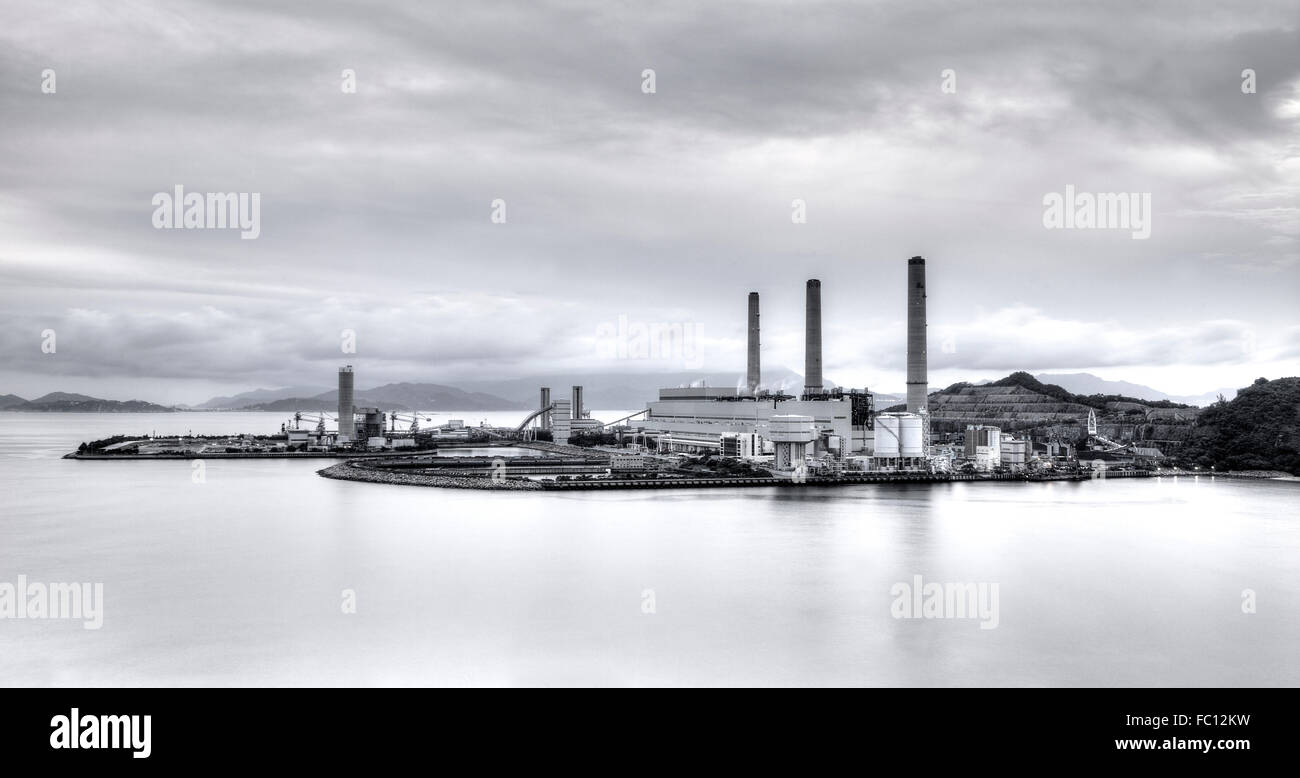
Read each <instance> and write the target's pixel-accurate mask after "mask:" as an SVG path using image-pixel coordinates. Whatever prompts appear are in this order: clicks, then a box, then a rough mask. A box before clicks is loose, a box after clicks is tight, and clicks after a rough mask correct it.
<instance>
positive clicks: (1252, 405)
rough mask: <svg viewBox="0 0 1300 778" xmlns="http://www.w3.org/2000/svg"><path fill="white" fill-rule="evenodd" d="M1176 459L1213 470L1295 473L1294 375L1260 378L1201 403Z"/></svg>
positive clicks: (1298, 462) (1299, 469)
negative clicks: (1229, 396)
mask: <svg viewBox="0 0 1300 778" xmlns="http://www.w3.org/2000/svg"><path fill="white" fill-rule="evenodd" d="M1181 458H1183V459H1185V460H1186V461H1189V462H1192V463H1194V464H1198V465H1201V466H1202V467H1214V468H1216V469H1219V470H1281V471H1284V472H1287V473H1291V474H1293V475H1300V378H1279V379H1277V380H1275V381H1269V380H1267V379H1264V378H1261V379H1259V380H1257V381H1256V382H1255V383H1254V384H1252V385H1251V386H1248V387H1246V388H1245V389H1242V390H1241V391H1239V392H1238V393H1237V396H1236V397H1235V398H1234V399H1233V400H1232V401H1230V402H1220V403H1215V404H1214V405H1211V406H1210V407H1209V408H1206V409H1205V410H1204V411H1203V412H1202V413H1201V415H1200V417H1199V418H1198V419H1197V423H1196V427H1195V428H1194V429H1193V430H1192V434H1191V437H1190V438H1189V440H1188V442H1187V445H1186V447H1185V448H1184V450H1183V452H1182V457H1181Z"/></svg>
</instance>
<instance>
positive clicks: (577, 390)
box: [572, 386, 582, 419]
mask: <svg viewBox="0 0 1300 778" xmlns="http://www.w3.org/2000/svg"><path fill="white" fill-rule="evenodd" d="M572 408H573V418H575V419H581V418H582V387H581V386H575V387H573V404H572Z"/></svg>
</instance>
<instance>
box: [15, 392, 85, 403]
mask: <svg viewBox="0 0 1300 778" xmlns="http://www.w3.org/2000/svg"><path fill="white" fill-rule="evenodd" d="M98 399H99V398H98V397H90V396H88V395H84V394H73V393H72V392H50V393H49V394H44V395H41V396H40V397H37V398H36V399H35V400H31V401H30V402H31V403H32V404H33V405H44V404H47V403H84V402H92V401H95V400H98Z"/></svg>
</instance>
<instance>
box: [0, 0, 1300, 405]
mask: <svg viewBox="0 0 1300 778" xmlns="http://www.w3.org/2000/svg"><path fill="white" fill-rule="evenodd" d="M385 5H386V8H385V9H382V10H381V9H376V8H372V7H370V6H368V5H362V4H358V3H353V2H347V3H344V2H329V1H328V0H326V1H324V2H312V3H303V4H301V5H299V4H292V5H290V4H281V3H268V2H263V1H262V0H256V1H252V0H250V1H249V2H221V3H215V2H209V3H199V2H183V1H180V0H165V1H160V2H139V3H130V4H127V3H79V2H65V1H61V2H57V3H52V2H30V3H29V2H10V1H8V0H4V1H3V2H0V9H2V12H0V284H2V285H3V286H2V288H0V353H2V354H3V368H0V370H2V372H0V393H5V392H15V393H18V394H21V395H23V396H25V397H29V398H30V397H33V396H36V395H39V394H42V393H44V392H47V391H52V390H70V391H82V392H86V393H88V394H94V395H97V396H104V397H113V398H117V399H127V398H130V397H138V398H142V399H149V400H154V401H163V402H199V401H202V400H204V399H207V398H208V397H209V396H211V395H213V394H217V393H228V392H234V391H241V390H245V389H251V388H254V387H269V386H280V385H288V384H322V385H329V384H331V382H332V381H333V374H334V371H335V369H336V366H337V365H339V364H341V363H344V362H350V363H352V364H354V365H356V366H357V370H358V380H357V383H358V385H359V386H362V387H366V386H372V385H375V384H379V383H383V382H386V381H391V380H415V381H439V382H446V383H452V384H454V383H455V382H456V381H457V380H458V379H467V378H470V377H476V378H493V377H517V376H527V375H531V374H534V373H546V372H555V371H558V370H566V371H582V370H591V371H593V372H612V371H620V370H627V371H658V370H664V371H669V370H671V371H680V370H683V369H685V368H687V367H692V368H693V367H695V366H702V368H703V369H705V370H709V371H711V372H715V373H718V372H723V373H725V372H734V373H735V374H736V375H737V376H740V375H741V374H743V370H744V338H745V329H744V327H745V306H746V294H747V293H748V292H750V291H758V292H760V293H761V294H762V296H763V326H764V336H763V341H764V344H763V345H764V349H763V360H764V365H765V366H788V367H790V368H793V369H795V370H800V369H801V367H802V364H803V332H802V327H803V314H804V312H803V290H804V287H803V282H804V280H805V279H807V278H814V277H815V278H820V279H821V280H822V295H823V311H824V317H825V330H826V334H825V375H826V377H827V378H828V379H830V380H832V381H835V382H837V383H839V384H841V385H850V386H870V387H871V388H872V389H875V390H879V391H901V390H902V388H903V381H904V374H903V368H904V337H903V335H904V313H905V297H904V293H905V273H906V259H907V258H908V257H910V256H912V255H915V254H921V255H924V256H925V257H926V258H927V260H928V269H929V308H930V376H931V384H932V385H935V386H942V385H946V384H947V383H950V382H952V381H956V380H961V379H965V380H977V379H980V378H996V377H999V376H1002V375H1005V374H1006V373H1008V372H1011V371H1013V370H1021V369H1023V370H1029V371H1031V372H1043V371H1052V372H1058V371H1089V372H1093V373H1096V374H1098V375H1101V376H1103V377H1105V378H1111V379H1123V380H1129V381H1135V382H1138V383H1145V384H1149V385H1152V386H1155V387H1157V388H1159V389H1162V390H1165V391H1168V392H1171V393H1175V394H1195V393H1200V392H1203V391H1207V390H1210V389H1215V388H1218V387H1223V386H1238V385H1244V384H1246V383H1249V382H1250V381H1251V380H1253V379H1254V378H1255V377H1257V376H1260V375H1263V376H1268V377H1279V376H1281V375H1295V374H1297V373H1300V369H1298V368H1297V364H1298V363H1300V337H1298V336H1300V317H1297V313H1296V311H1297V301H1298V300H1300V242H1298V241H1300V31H1298V27H1300V10H1297V9H1298V8H1300V6H1298V5H1297V3H1295V2H1293V1H1289V2H1277V3H1268V2H1261V3H1250V4H1229V3H1224V4H1196V3H1187V2H1169V3H1141V4H1136V3H1131V2H1115V3H1109V4H1107V3H1071V4H1064V3H1041V2H1025V3H1005V4H1003V3H985V2H979V3H974V2H972V3H946V2H945V3H935V4H930V3H924V2H907V3H888V4H872V3H861V2H858V3H816V2H797V3H796V2H758V3H730V4H723V3H700V2H683V3H659V2H656V3H617V2H599V3H593V4H590V5H587V4H579V3H568V2H529V3H522V2H521V3H512V4H508V5H507V4H497V3H489V2H482V3H464V2H455V3H452V2H411V3H403V4H396V3H388V4H385ZM1234 5H1239V6H1241V7H1234ZM1246 68H1251V69H1253V70H1254V71H1255V72H1256V80H1257V83H1256V92H1255V93H1254V94H1244V93H1243V91H1242V83H1243V78H1242V71H1243V70H1244V69H1246ZM46 69H51V70H53V71H54V73H55V79H56V80H55V84H56V90H55V92H54V93H52V94H49V93H45V92H43V91H42V84H43V81H44V80H45V79H44V78H43V75H42V73H43V71H45V70H46ZM345 69H351V70H353V71H355V74H356V91H355V93H346V92H344V90H343V88H342V81H343V77H342V72H343V71H344V70H345ZM646 69H653V70H654V75H655V84H654V86H655V91H654V92H653V93H651V94H647V93H646V92H645V91H644V89H643V86H644V79H643V75H642V74H643V71H645V70H646ZM945 69H951V70H953V71H954V73H955V87H956V91H955V93H946V92H945V91H944V90H943V89H942V87H943V78H942V76H941V73H942V71H944V70H945ZM950 81H951V80H950ZM176 185H181V186H184V187H185V189H186V190H187V191H190V192H249V193H252V192H256V193H260V196H261V225H260V227H261V234H260V237H258V238H257V239H255V240H241V239H240V236H239V233H238V232H237V231H233V230H194V229H190V230H162V229H155V228H154V227H153V225H152V222H151V220H152V216H153V212H154V206H153V205H152V203H151V200H152V198H153V196H154V195H155V194H156V193H158V192H171V191H172V189H173V187H174V186H176ZM1066 185H1072V186H1073V187H1074V188H1075V189H1076V190H1079V191H1086V192H1137V193H1150V195H1151V207H1152V210H1153V212H1154V213H1153V215H1152V221H1151V237H1150V238H1149V239H1147V240H1134V239H1133V238H1132V237H1131V232H1130V231H1129V230H1077V229H1076V230H1068V229H1060V230H1049V229H1046V228H1045V227H1044V225H1043V212H1044V206H1043V198H1044V195H1045V194H1047V193H1050V192H1063V191H1064V188H1065V186H1066ZM496 199H501V200H504V201H505V203H506V211H505V213H506V222H505V223H504V224H495V223H493V221H492V218H491V217H492V213H493V206H492V203H493V201H494V200H496ZM796 199H800V200H803V201H804V202H805V203H806V209H807V210H806V214H807V221H806V223H803V224H797V223H794V221H793V220H792V213H793V209H792V201H794V200H796ZM620 317H622V320H623V321H624V322H626V323H627V326H629V327H631V328H632V330H631V332H632V335H633V337H634V338H635V335H636V330H635V327H636V326H637V325H661V326H670V327H674V326H675V327H677V328H679V331H681V332H683V333H686V334H687V336H688V342H687V344H686V346H687V347H686V348H685V349H667V352H668V353H667V354H666V355H664V358H662V359H637V358H630V357H635V356H638V354H639V353H641V352H640V351H639V344H638V343H637V342H635V341H634V342H632V343H631V344H626V343H625V344H624V345H630V346H631V347H630V348H629V349H624V350H620V349H619V348H618V347H617V346H618V344H617V343H613V344H611V336H610V333H611V332H615V331H617V328H618V322H619V321H620ZM47 329H48V330H54V332H55V333H56V338H57V340H56V344H57V346H56V351H55V353H53V354H49V353H43V352H42V349H41V344H42V334H41V333H42V332H43V331H44V330H47ZM345 329H346V330H353V331H354V332H355V333H356V351H357V353H356V354H351V355H345V354H342V353H341V347H340V344H341V334H340V333H341V332H342V331H343V330H345ZM613 340H615V341H617V336H616V335H615V336H613ZM625 352H626V357H629V358H624V356H625Z"/></svg>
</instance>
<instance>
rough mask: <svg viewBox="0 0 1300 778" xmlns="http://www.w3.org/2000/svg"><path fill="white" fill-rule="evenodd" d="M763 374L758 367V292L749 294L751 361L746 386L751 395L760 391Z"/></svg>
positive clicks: (748, 366)
mask: <svg viewBox="0 0 1300 778" xmlns="http://www.w3.org/2000/svg"><path fill="white" fill-rule="evenodd" d="M761 381H762V374H761V372H760V370H759V365H758V292H750V293H749V359H748V361H747V363H746V365H745V386H746V387H747V388H748V389H749V393H750V394H754V393H755V392H757V391H758V385H759V383H760V382H761Z"/></svg>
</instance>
